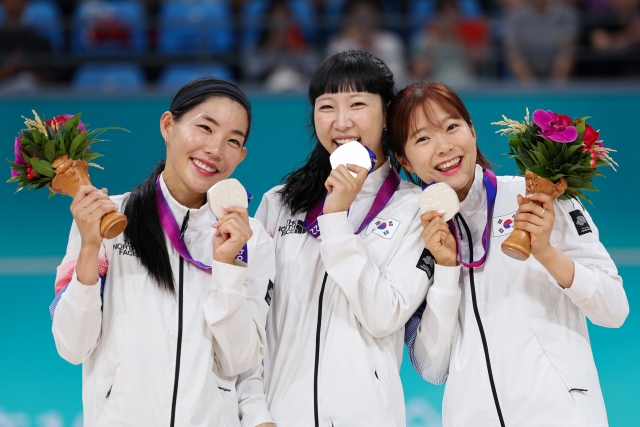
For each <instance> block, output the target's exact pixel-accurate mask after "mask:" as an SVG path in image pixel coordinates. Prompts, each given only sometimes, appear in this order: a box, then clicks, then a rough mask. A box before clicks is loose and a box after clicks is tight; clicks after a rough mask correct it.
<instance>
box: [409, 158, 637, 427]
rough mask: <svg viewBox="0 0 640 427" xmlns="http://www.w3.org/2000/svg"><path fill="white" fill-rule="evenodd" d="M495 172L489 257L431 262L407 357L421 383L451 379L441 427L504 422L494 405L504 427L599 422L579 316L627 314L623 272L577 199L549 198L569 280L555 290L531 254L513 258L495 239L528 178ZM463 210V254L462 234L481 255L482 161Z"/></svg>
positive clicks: (507, 225) (603, 319)
mask: <svg viewBox="0 0 640 427" xmlns="http://www.w3.org/2000/svg"><path fill="white" fill-rule="evenodd" d="M497 180H498V193H497V198H496V203H495V207H494V210H493V217H492V221H491V227H492V229H491V234H490V240H489V241H490V247H489V254H488V257H487V259H486V261H485V264H484V265H483V266H481V267H477V268H475V269H473V273H471V272H470V270H469V269H468V268H466V267H461V266H457V267H443V266H439V265H437V264H436V265H435V272H434V281H433V284H432V285H431V287H430V288H429V291H428V293H427V298H426V307H421V308H424V313H422V310H419V311H418V313H416V316H415V317H413V318H412V319H411V321H410V322H409V324H408V325H407V346H408V348H409V353H410V355H411V356H412V357H411V359H412V363H413V365H414V367H415V368H416V370H417V371H418V372H419V373H420V374H421V376H422V377H423V378H424V379H426V380H427V381H430V382H433V383H436V384H438V383H442V382H443V381H444V380H445V379H446V380H447V383H446V388H445V395H444V401H443V403H442V417H443V425H444V426H445V427H453V426H455V427H458V426H460V427H473V426H479V427H492V426H500V420H499V417H498V409H497V406H498V405H499V408H500V411H501V415H502V418H503V420H504V425H505V426H507V427H512V426H514V427H515V426H517V427H541V426H545V427H565V426H567V427H568V426H591V427H595V426H599V427H602V426H606V425H607V415H606V411H605V407H604V400H603V397H602V393H601V390H600V383H599V380H598V373H597V371H596V367H595V363H594V360H593V355H592V352H591V346H590V343H589V333H588V330H587V322H586V317H588V318H589V319H590V320H591V321H592V322H593V323H595V324H597V325H601V326H606V327H614V328H615V327H619V326H621V325H622V323H623V322H624V320H625V318H626V316H627V314H628V313H629V305H628V302H627V298H626V295H625V292H624V290H623V288H622V279H621V278H620V276H618V273H617V269H616V266H615V265H614V263H613V261H612V260H611V258H610V256H609V254H608V253H607V251H606V250H605V248H604V247H603V246H602V244H601V243H600V241H599V239H598V230H597V229H596V227H595V225H594V224H593V221H592V220H591V217H590V216H589V214H588V213H587V212H586V211H585V210H584V208H583V207H582V206H581V205H580V203H578V202H577V201H569V200H563V201H557V200H556V201H555V202H554V206H553V207H554V211H555V222H554V226H553V230H552V232H551V245H552V246H554V247H556V248H558V249H559V250H561V251H562V252H563V253H564V254H566V255H567V256H569V257H570V258H571V259H572V260H573V262H574V265H575V276H574V280H573V283H572V285H571V287H569V288H567V289H563V288H562V287H560V286H559V285H558V283H557V282H556V281H555V280H554V279H553V277H552V276H551V275H550V274H549V273H548V272H547V270H546V269H545V268H544V267H543V266H542V265H541V264H540V263H539V262H538V261H536V259H535V258H534V257H533V256H531V257H530V258H529V259H528V260H527V261H517V260H514V259H512V258H510V257H508V256H507V255H505V254H503V253H502V251H501V248H500V245H501V244H502V242H504V240H505V239H506V238H507V236H508V235H509V234H511V232H512V231H513V222H512V221H513V216H514V215H515V213H516V211H517V210H518V203H517V195H518V194H522V195H524V194H525V193H526V190H525V181H524V178H521V177H505V176H501V177H497ZM460 214H461V216H462V218H463V219H462V220H460V221H458V222H457V224H456V228H457V230H458V235H459V236H461V237H460V242H459V243H460V246H461V248H462V252H463V254H462V256H463V260H464V261H465V262H468V261H469V255H470V251H469V246H468V245H469V242H472V245H473V258H474V260H478V259H479V258H480V257H481V256H482V253H483V252H484V251H483V248H482V244H481V236H482V232H483V230H484V227H485V224H486V218H487V197H486V193H485V188H484V184H483V175H482V168H481V167H480V166H477V167H476V172H475V179H474V182H473V185H472V187H471V190H470V191H469V195H468V196H467V198H466V199H465V200H464V201H463V202H462V203H461V209H460ZM463 222H464V223H466V224H467V226H468V227H469V229H470V233H471V235H469V234H468V233H467V232H466V230H465V227H464V223H463ZM431 264H432V265H433V259H432V258H431ZM474 288H475V289H474ZM474 299H475V300H476V301H477V304H476V305H477V316H478V317H476V312H475V311H474ZM416 329H417V336H416ZM481 330H482V331H483V333H484V335H485V337H486V350H485V349H484V346H483V340H482V337H481V332H480V331H481ZM489 365H490V366H491V372H492V376H493V382H494V384H495V395H496V399H494V395H493V390H492V386H491V383H490V375H489V370H488V366H489ZM447 373H448V379H447ZM496 400H497V402H498V404H496Z"/></svg>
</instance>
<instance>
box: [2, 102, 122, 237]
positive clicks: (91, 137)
mask: <svg viewBox="0 0 640 427" xmlns="http://www.w3.org/2000/svg"><path fill="white" fill-rule="evenodd" d="M33 114H34V116H35V119H26V118H25V125H26V126H27V129H23V130H22V131H20V134H19V136H18V137H17V138H16V139H15V142H14V146H13V152H14V160H13V161H9V164H10V166H11V178H10V179H9V181H8V182H15V183H17V184H18V189H17V190H16V192H17V191H20V190H22V189H23V188H27V189H34V191H37V190H39V189H41V188H43V187H45V186H46V187H48V188H49V190H50V191H51V192H50V194H49V196H50V197H51V196H52V195H54V194H55V193H61V194H66V195H68V196H71V197H73V196H74V195H75V194H76V191H78V188H79V187H80V186H81V185H92V184H91V181H90V180H89V173H88V167H89V166H95V167H99V166H98V165H96V164H94V163H91V161H92V160H93V159H95V158H96V157H100V156H101V154H98V153H96V152H93V151H91V150H90V146H91V144H93V143H96V142H99V141H101V140H99V139H98V138H97V137H98V136H99V135H100V134H102V133H103V132H104V131H105V130H108V129H121V130H125V129H122V128H102V129H94V130H92V131H87V129H86V127H85V125H84V124H83V123H82V122H81V121H80V114H76V115H75V116H72V115H70V114H66V115H62V116H58V117H55V118H53V119H50V120H47V121H42V120H41V119H40V117H39V116H38V114H37V113H36V112H35V111H34V112H33ZM126 226H127V218H126V217H125V216H124V215H123V214H121V213H118V212H111V213H109V214H107V215H105V216H103V217H102V222H101V224H100V234H101V235H102V237H104V238H107V239H112V238H114V237H116V236H117V235H119V234H120V233H121V232H122V231H123V230H124V229H125V227H126Z"/></svg>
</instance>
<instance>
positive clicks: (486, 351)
mask: <svg viewBox="0 0 640 427" xmlns="http://www.w3.org/2000/svg"><path fill="white" fill-rule="evenodd" d="M458 218H459V219H460V221H461V222H462V225H463V226H464V229H465V231H466V233H467V237H468V241H469V263H472V262H473V241H472V238H471V231H470V230H469V227H468V226H467V223H466V222H465V220H464V218H463V217H462V215H460V214H459V213H458V214H456V219H458ZM460 235H461V236H462V233H460ZM469 282H470V285H471V301H472V303H473V314H475V317H476V323H477V324H478V329H479V330H480V338H481V339H482V348H483V350H484V359H485V361H486V363H487V372H488V373H489V383H490V384H491V393H492V394H493V402H494V403H495V405H496V411H497V413H498V418H499V419H500V426H501V427H505V424H504V418H503V417H502V410H501V409H500V402H499V401H498V392H497V391H496V384H495V381H494V380H493V370H492V369H491V359H490V358H489V346H488V345H487V337H486V336H485V334H484V327H483V326H482V320H481V319H480V312H479V311H478V302H477V300H476V284H475V280H474V277H473V268H470V269H469Z"/></svg>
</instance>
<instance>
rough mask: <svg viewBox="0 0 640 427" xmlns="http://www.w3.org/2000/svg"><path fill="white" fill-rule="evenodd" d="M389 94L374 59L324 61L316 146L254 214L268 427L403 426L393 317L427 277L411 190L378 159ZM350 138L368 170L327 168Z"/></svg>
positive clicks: (316, 104) (398, 340) (398, 318)
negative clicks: (271, 266)
mask: <svg viewBox="0 0 640 427" xmlns="http://www.w3.org/2000/svg"><path fill="white" fill-rule="evenodd" d="M393 95H394V81H393V75H392V74H391V72H390V71H389V69H388V68H387V66H386V65H385V64H384V63H383V62H382V61H380V60H379V59H378V58H375V57H374V56H372V55H370V54H368V53H365V52H362V51H346V52H340V53H337V54H334V55H332V56H330V57H329V58H327V59H326V60H325V61H324V62H323V63H322V64H321V65H320V66H319V67H318V69H317V70H316V71H315V73H314V75H313V77H312V79H311V83H310V85H309V102H310V104H311V107H312V111H313V112H312V123H313V129H314V131H315V132H314V140H315V142H316V144H315V147H314V149H313V151H312V153H311V154H310V155H309V157H308V159H307V161H306V163H305V164H304V165H303V166H302V167H300V168H299V169H297V170H295V171H294V172H292V173H291V174H289V175H288V176H287V177H286V178H285V184H284V186H280V187H276V188H274V189H272V190H271V191H269V192H268V193H267V194H266V195H265V196H264V197H263V199H262V203H261V204H260V207H259V208H258V211H257V213H256V218H257V219H258V220H260V221H261V222H262V223H263V224H264V225H265V228H266V229H267V232H268V233H269V234H271V235H273V237H274V239H275V245H276V281H275V283H274V287H273V292H272V293H271V298H272V300H271V310H270V311H269V316H268V319H267V343H268V346H267V347H268V354H267V356H266V357H265V383H266V384H265V387H266V394H267V403H268V404H269V410H270V412H271V415H272V416H273V418H274V421H275V423H276V425H278V427H294V426H313V425H315V426H316V427H318V426H323V427H325V426H331V425H335V426H357V425H366V426H385V427H388V426H404V425H405V408H404V399H403V392H402V384H401V382H400V375H399V367H400V362H401V359H402V348H403V336H404V324H405V322H406V321H407V320H408V319H409V317H410V316H411V314H413V311H415V309H416V308H417V307H418V306H419V304H420V302H421V301H422V300H423V299H424V296H425V291H426V286H427V280H428V278H427V275H426V274H425V272H424V271H423V270H422V269H421V266H420V255H421V252H422V251H423V249H424V246H423V243H422V240H421V238H420V235H421V232H422V227H421V225H420V220H419V216H418V203H417V197H416V194H415V193H414V192H413V191H414V187H415V186H411V185H410V184H408V183H406V182H401V181H400V178H399V177H398V173H397V170H396V169H395V168H394V165H393V163H392V162H391V160H390V158H389V154H390V152H389V149H388V147H387V140H386V130H385V128H386V124H385V123H386V113H387V103H388V102H389V100H390V99H391V98H392V97H393ZM353 141H357V142H358V143H360V144H362V145H364V146H365V147H367V148H368V149H369V150H370V151H371V152H373V153H374V154H375V156H376V159H377V160H376V162H375V165H373V168H372V171H371V172H370V173H369V174H368V172H369V171H368V170H367V169H366V168H361V167H357V166H353V165H348V167H347V166H345V165H340V166H338V167H337V168H336V169H333V170H332V169H331V164H330V161H329V156H330V155H331V154H332V153H333V152H334V151H335V150H337V149H338V147H340V146H341V145H343V144H345V143H348V142H353ZM350 172H353V173H354V174H355V175H356V176H355V177H353V176H352V174H351V173H350Z"/></svg>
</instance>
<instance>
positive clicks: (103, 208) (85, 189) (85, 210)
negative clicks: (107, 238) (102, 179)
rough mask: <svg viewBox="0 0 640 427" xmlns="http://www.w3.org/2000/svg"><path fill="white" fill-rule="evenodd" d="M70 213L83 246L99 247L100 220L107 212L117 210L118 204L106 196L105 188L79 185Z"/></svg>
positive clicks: (100, 241)
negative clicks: (99, 188)
mask: <svg viewBox="0 0 640 427" xmlns="http://www.w3.org/2000/svg"><path fill="white" fill-rule="evenodd" d="M70 209H71V213H72V214H73V219H74V220H75V221H76V225H77V226H78V230H79V231H80V237H81V238H82V246H83V247H95V248H97V249H100V245H101V244H102V236H101V235H100V220H101V219H102V217H103V216H104V215H106V214H108V213H109V212H115V211H117V210H118V206H117V205H116V204H115V203H113V202H112V201H111V199H109V196H107V189H106V188H103V189H102V190H98V189H97V188H95V187H92V186H90V185H83V186H81V187H80V188H79V189H78V191H77V192H76V195H75V196H74V197H73V202H71V208H70Z"/></svg>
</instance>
